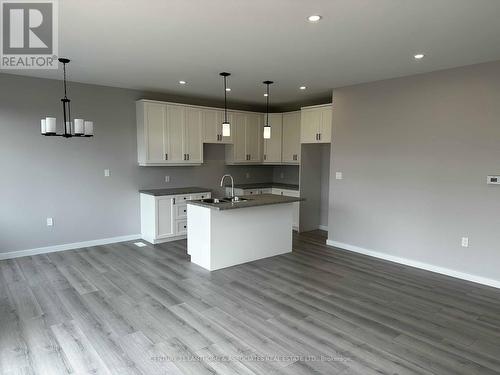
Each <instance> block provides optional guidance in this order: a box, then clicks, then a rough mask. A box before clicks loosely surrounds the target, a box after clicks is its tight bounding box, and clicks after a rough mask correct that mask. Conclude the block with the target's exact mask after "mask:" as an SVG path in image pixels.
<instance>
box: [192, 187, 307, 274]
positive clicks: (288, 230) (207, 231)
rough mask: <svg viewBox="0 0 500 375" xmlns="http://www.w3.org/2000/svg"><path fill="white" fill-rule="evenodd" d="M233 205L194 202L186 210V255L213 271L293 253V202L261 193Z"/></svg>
mask: <svg viewBox="0 0 500 375" xmlns="http://www.w3.org/2000/svg"><path fill="white" fill-rule="evenodd" d="M245 198H246V200H242V201H236V202H231V201H229V202H218V203H217V202H207V201H206V200H205V201H204V200H194V201H189V202H187V207H188V210H187V211H188V212H187V216H188V220H187V221H188V228H187V237H188V254H189V255H190V256H191V261H192V262H193V263H196V264H198V265H199V266H201V267H203V268H205V269H207V270H209V271H214V270H218V269H221V268H225V267H230V266H234V265H237V264H241V263H246V262H251V261H254V260H257V259H262V258H267V257H271V256H275V255H279V254H284V253H289V252H291V251H292V215H293V203H295V202H298V201H300V200H301V199H300V198H295V197H287V196H282V195H273V194H262V195H258V196H252V197H248V198H247V197H245Z"/></svg>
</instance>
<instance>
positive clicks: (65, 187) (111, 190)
mask: <svg viewBox="0 0 500 375" xmlns="http://www.w3.org/2000/svg"><path fill="white" fill-rule="evenodd" d="M61 89H62V87H61V82H60V81H54V80H43V79H36V78H28V77H21V76H14V75H7V74H0V171H1V180H0V252H10V251H17V250H24V249H31V248H37V247H43V246H50V245H57V244H65V243H72V242H80V241H87V240H95V239H100V238H108V237H115V236H122V235H131V234H138V233H139V232H140V223H139V196H138V193H137V190H138V189H139V188H152V187H176V186H193V185H194V186H203V187H207V188H214V189H217V186H218V183H219V179H220V177H221V176H222V174H224V173H232V174H233V175H234V177H235V180H236V182H240V183H241V182H266V181H271V180H272V178H273V167H267V166H253V167H243V166H240V167H238V166H225V165H224V148H223V147H224V146H221V145H205V152H204V154H205V159H206V163H205V164H204V165H203V166H201V167H139V166H137V154H136V148H137V146H136V126H135V100H136V99H138V98H150V99H161V100H172V101H177V100H176V99H175V98H172V97H167V96H165V95H159V94H151V93H149V94H148V93H142V92H138V91H133V90H124V89H116V88H109V87H103V86H93V85H84V84H74V83H72V84H70V87H69V89H70V91H69V96H70V98H71V99H72V104H73V105H72V113H73V117H80V116H83V117H86V118H88V119H92V120H94V123H95V134H96V136H95V137H94V138H92V139H69V140H66V139H62V138H49V137H42V136H41V135H40V134H39V131H40V125H39V124H40V119H41V118H42V117H45V116H49V115H53V116H56V117H57V118H58V120H59V121H62V120H61V108H60V101H59V99H60V98H61V93H62V92H61ZM178 101H179V102H189V100H187V99H186V98H181V99H180V100H178ZM195 103H196V104H210V103H207V102H204V103H201V102H196V101H195ZM246 109H249V108H246ZM105 168H109V169H110V170H111V177H109V178H105V177H104V172H103V170H104V169H105ZM247 172H248V173H249V174H250V178H248V179H247V178H246V173H247ZM166 175H169V176H170V178H171V182H170V183H169V184H166V183H165V176H166ZM47 217H53V218H54V224H55V225H54V227H51V228H50V227H47V226H46V218H47Z"/></svg>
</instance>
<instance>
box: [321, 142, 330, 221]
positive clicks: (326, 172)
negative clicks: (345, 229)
mask: <svg viewBox="0 0 500 375" xmlns="http://www.w3.org/2000/svg"><path fill="white" fill-rule="evenodd" d="M320 147H321V192H320V194H321V200H320V212H319V225H320V226H321V227H323V228H324V227H327V226H328V210H329V207H328V200H329V195H330V145H329V144H327V143H325V144H322V145H321V146H320Z"/></svg>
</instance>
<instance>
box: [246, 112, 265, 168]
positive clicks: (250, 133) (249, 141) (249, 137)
mask: <svg viewBox="0 0 500 375" xmlns="http://www.w3.org/2000/svg"><path fill="white" fill-rule="evenodd" d="M245 117H246V127H245V128H246V137H245V138H246V139H245V141H246V154H247V155H248V160H249V161H251V162H261V161H262V141H263V128H262V127H263V124H262V120H263V118H262V115H260V114H255V113H247V114H245Z"/></svg>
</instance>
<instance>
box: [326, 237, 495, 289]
mask: <svg viewBox="0 0 500 375" xmlns="http://www.w3.org/2000/svg"><path fill="white" fill-rule="evenodd" d="M326 244H327V245H329V246H333V247H338V248H341V249H345V250H349V251H353V252H355V253H360V254H364V255H369V256H372V257H374V258H379V259H384V260H389V261H391V262H395V263H400V264H404V265H406V266H410V267H415V268H420V269H423V270H426V271H431V272H436V273H440V274H442V275H446V276H451V277H455V278H457V279H462V280H467V281H472V282H474V283H478V284H483V285H487V286H491V287H493V288H500V280H494V279H489V278H486V277H482V276H477V275H471V274H468V273H464V272H460V271H455V270H452V269H449V268H445V267H440V266H434V265H432V264H428V263H423V262H419V261H417V260H412V259H407V258H401V257H398V256H394V255H390V254H386V253H381V252H378V251H374V250H369V249H365V248H362V247H358V246H354V245H350V244H347V243H343V242H338V241H333V240H326Z"/></svg>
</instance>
